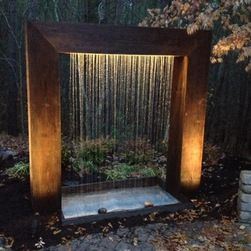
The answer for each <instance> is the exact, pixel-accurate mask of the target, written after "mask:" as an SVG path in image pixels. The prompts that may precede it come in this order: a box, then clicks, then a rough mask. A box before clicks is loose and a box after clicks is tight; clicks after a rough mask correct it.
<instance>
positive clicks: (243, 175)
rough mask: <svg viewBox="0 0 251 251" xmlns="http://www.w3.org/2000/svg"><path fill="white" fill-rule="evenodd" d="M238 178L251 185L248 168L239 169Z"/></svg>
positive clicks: (250, 172) (250, 173) (250, 175)
mask: <svg viewBox="0 0 251 251" xmlns="http://www.w3.org/2000/svg"><path fill="white" fill-rule="evenodd" d="M240 180H241V182H242V183H244V184H247V185H251V171H248V170H243V171H241V174H240Z"/></svg>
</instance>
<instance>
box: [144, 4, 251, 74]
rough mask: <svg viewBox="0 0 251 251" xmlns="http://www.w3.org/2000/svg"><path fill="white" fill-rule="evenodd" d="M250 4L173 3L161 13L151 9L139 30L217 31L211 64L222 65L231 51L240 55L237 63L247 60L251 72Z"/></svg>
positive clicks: (247, 69) (189, 32) (247, 67)
mask: <svg viewBox="0 0 251 251" xmlns="http://www.w3.org/2000/svg"><path fill="white" fill-rule="evenodd" d="M250 4H251V1H250V0H238V1H235V0H210V1H203V0H188V1H187V0H173V1H172V2H171V4H170V5H168V6H166V7H165V8H164V9H163V10H161V9H149V10H148V13H149V16H148V17H146V18H145V19H144V20H143V21H142V22H141V23H140V26H151V27H186V28H187V32H188V34H193V33H195V32H196V31H197V30H199V29H214V30H218V32H217V33H218V34H221V37H220V39H217V41H214V42H215V44H214V47H213V50H212V58H211V62H212V63H217V62H218V63H221V62H222V61H223V57H224V56H225V55H227V54H228V53H229V52H231V51H236V52H238V58H237V62H240V61H244V60H247V61H248V63H247V66H246V71H248V72H251V40H250V38H251V23H250V16H251V15H250V11H251V6H250Z"/></svg>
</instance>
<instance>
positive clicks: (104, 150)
mask: <svg viewBox="0 0 251 251" xmlns="http://www.w3.org/2000/svg"><path fill="white" fill-rule="evenodd" d="M113 146H114V141H113V140H108V139H102V138H101V139H95V140H87V141H83V142H81V143H80V146H79V149H78V150H77V158H80V159H82V160H83V161H91V162H93V164H94V165H97V166H100V165H101V164H102V163H103V162H104V160H105V157H106V155H107V154H108V153H109V152H111V151H112V149H113Z"/></svg>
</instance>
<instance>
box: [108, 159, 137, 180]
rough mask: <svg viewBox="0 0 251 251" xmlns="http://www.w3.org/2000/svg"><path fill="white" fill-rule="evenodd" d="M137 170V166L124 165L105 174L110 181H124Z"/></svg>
mask: <svg viewBox="0 0 251 251" xmlns="http://www.w3.org/2000/svg"><path fill="white" fill-rule="evenodd" d="M135 170H136V169H135V166H130V165H128V164H125V163H123V164H119V165H117V166H115V167H114V168H113V169H108V170H106V171H105V174H106V178H107V179H108V180H122V179H127V178H129V176H130V175H131V174H132V173H133V172H135Z"/></svg>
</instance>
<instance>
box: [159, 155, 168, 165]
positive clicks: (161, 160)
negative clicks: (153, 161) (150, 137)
mask: <svg viewBox="0 0 251 251" xmlns="http://www.w3.org/2000/svg"><path fill="white" fill-rule="evenodd" d="M166 162H167V158H166V156H164V155H162V156H160V157H159V158H158V163H159V164H164V163H166Z"/></svg>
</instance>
